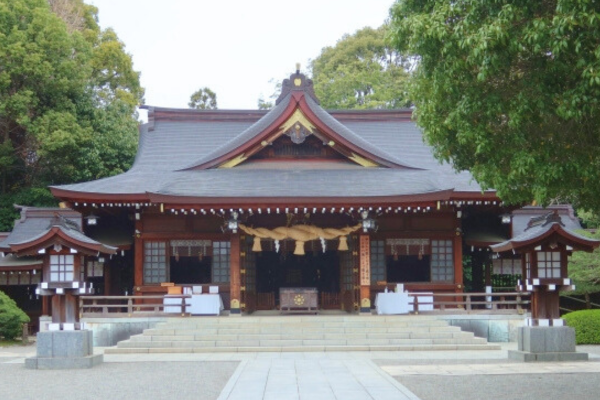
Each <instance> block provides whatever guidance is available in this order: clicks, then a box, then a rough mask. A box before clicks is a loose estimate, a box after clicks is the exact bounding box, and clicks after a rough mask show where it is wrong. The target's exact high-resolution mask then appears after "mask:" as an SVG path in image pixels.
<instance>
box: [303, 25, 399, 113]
mask: <svg viewBox="0 0 600 400" xmlns="http://www.w3.org/2000/svg"><path fill="white" fill-rule="evenodd" d="M386 32H387V27H386V26H385V25H384V26H381V27H380V28H378V29H373V28H364V29H361V30H358V31H357V32H356V33H354V34H353V35H344V36H343V37H342V39H340V40H339V41H338V42H337V43H336V45H335V46H334V47H325V48H323V49H322V50H321V54H319V56H318V57H317V58H315V59H314V60H312V61H311V63H310V70H311V72H312V79H313V83H314V88H315V94H316V95H317V98H318V99H319V100H320V101H321V106H322V107H324V108H328V109H367V108H400V107H407V106H409V105H410V101H409V99H408V95H407V88H406V82H407V78H408V73H407V68H408V66H409V63H408V61H409V60H407V59H406V58H405V57H403V56H402V55H401V54H400V53H399V52H398V51H396V50H395V49H393V48H392V47H391V46H390V45H389V44H388V42H387V41H386Z"/></svg>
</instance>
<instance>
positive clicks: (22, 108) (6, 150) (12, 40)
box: [0, 0, 144, 230]
mask: <svg viewBox="0 0 600 400" xmlns="http://www.w3.org/2000/svg"><path fill="white" fill-rule="evenodd" d="M97 12H98V10H97V9H96V8H95V7H93V6H90V5H87V4H85V3H83V1H82V0H50V1H48V0H0V193H1V195H2V196H0V197H1V200H0V230H10V229H11V227H12V218H11V215H14V214H13V213H14V210H13V209H12V203H13V202H21V203H22V204H27V205H49V204H51V203H53V202H54V201H53V200H52V197H51V196H50V195H49V192H47V190H46V187H47V186H48V185H51V184H61V183H70V182H77V181H83V180H89V179H96V178H101V177H105V176H110V175H114V174H116V173H119V172H122V171H124V170H126V169H128V168H129V167H130V165H131V163H132V162H133V159H134V157H135V150H136V147H137V114H136V111H135V109H136V106H137V105H138V104H140V103H141V102H142V101H143V94H144V91H143V88H142V87H141V86H140V83H139V73H138V72H136V71H134V70H133V64H132V60H131V56H130V55H129V54H127V53H126V52H125V46H124V44H123V43H122V42H121V41H120V40H119V39H118V37H117V35H116V34H115V33H114V31H112V30H110V29H108V30H102V29H101V28H100V27H99V25H98V19H97ZM43 192H45V194H41V193H43ZM5 207H7V208H5Z"/></svg>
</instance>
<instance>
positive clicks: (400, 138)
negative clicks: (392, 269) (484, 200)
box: [57, 98, 481, 197]
mask: <svg viewBox="0 0 600 400" xmlns="http://www.w3.org/2000/svg"><path fill="white" fill-rule="evenodd" d="M307 102H308V104H309V106H310V107H311V109H312V110H313V112H315V114H317V115H318V116H319V118H321V119H322V121H323V122H324V123H326V124H327V125H328V126H329V127H330V128H331V129H333V130H335V131H336V132H338V134H340V135H342V136H344V137H345V138H347V139H348V140H350V141H351V142H353V143H355V144H356V145H358V146H359V147H361V148H363V149H365V150H366V151H368V152H369V153H371V154H374V155H376V156H377V157H381V158H383V159H386V160H390V161H391V162H393V163H395V164H399V165H404V166H407V167H409V168H405V169H402V168H399V169H389V168H362V167H360V168H356V169H351V168H350V167H348V166H340V167H339V168H338V167H336V166H335V165H334V166H328V167H327V168H325V167H321V166H319V164H318V163H315V164H314V165H313V168H314V169H312V170H298V169H293V168H277V169H267V168H264V167H251V166H250V163H249V162H246V163H242V164H240V165H238V166H237V167H235V168H231V169H205V170H195V169H190V168H192V167H193V166H197V165H201V164H203V163H206V162H208V161H210V160H213V159H215V158H217V157H219V156H222V155H224V154H227V153H228V152H230V151H231V150H233V149H235V148H236V147H238V146H239V145H240V144H242V143H244V142H246V141H248V140H250V139H251V138H253V137H254V136H255V135H257V134H258V133H260V132H261V131H262V130H263V129H264V128H265V127H266V126H267V125H269V124H271V123H272V122H273V121H274V120H275V119H276V118H277V117H278V116H279V115H281V113H282V111H283V110H284V108H285V106H286V104H287V101H282V102H281V103H280V105H278V106H276V107H275V108H274V109H272V110H271V111H270V112H268V113H266V114H265V115H264V116H263V117H262V118H260V119H259V120H258V122H253V120H252V119H247V120H235V121H223V120H220V121H215V120H210V118H207V119H206V120H203V119H202V115H203V113H202V110H198V111H197V114H196V115H197V118H194V120H190V119H186V118H180V119H177V118H168V119H160V118H158V117H157V118H156V120H155V121H154V122H153V125H152V128H153V129H148V128H149V125H148V124H146V125H143V126H142V127H141V128H140V144H139V149H138V155H137V157H136V160H135V163H134V165H133V167H132V168H131V169H130V170H129V171H128V172H126V173H123V174H120V175H117V176H114V177H110V178H105V179H99V180H96V181H91V182H83V183H78V184H71V185H62V186H58V187H57V188H58V189H64V190H69V191H75V192H80V193H90V194H100V195H101V194H133V195H140V196H144V195H145V194H146V193H160V194H171V195H180V196H201V197H254V196H257V197H264V196H281V197H287V196H307V197H328V196H331V197H338V196H348V197H360V196H393V195H403V194H418V193H431V192H436V191H443V190H450V189H454V190H455V191H461V192H472V193H474V194H475V193H480V192H481V188H480V186H479V185H478V184H477V183H476V182H474V180H473V178H472V176H471V175H470V174H469V173H468V172H461V173H456V172H455V171H454V170H453V168H452V167H451V166H450V165H448V164H441V163H439V162H438V161H437V160H436V159H435V158H434V157H433V154H432V150H431V148H430V147H429V146H427V145H426V144H425V143H423V138H422V134H421V132H420V130H419V129H418V128H417V127H416V125H415V123H414V122H412V121H410V120H402V119H398V118H396V119H391V118H387V119H386V118H385V116H384V117H383V118H382V120H380V121H377V120H373V118H368V119H364V120H361V119H353V118H344V116H343V115H342V116H340V117H339V120H336V119H334V118H333V117H332V116H331V115H329V114H328V113H327V112H325V111H324V110H322V109H321V108H320V107H319V106H318V105H317V104H316V103H315V102H314V101H313V100H312V99H310V98H307ZM161 110H162V111H163V112H167V111H165V110H166V109H161ZM173 111H174V112H176V111H177V110H173ZM186 111H189V110H186ZM371 113H372V111H371ZM411 168H414V169H411Z"/></svg>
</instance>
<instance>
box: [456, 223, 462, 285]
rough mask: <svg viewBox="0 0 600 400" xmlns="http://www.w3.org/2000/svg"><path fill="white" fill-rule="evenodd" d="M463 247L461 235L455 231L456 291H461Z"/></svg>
mask: <svg viewBox="0 0 600 400" xmlns="http://www.w3.org/2000/svg"><path fill="white" fill-rule="evenodd" d="M462 250H463V248H462V235H461V234H460V231H456V235H455V236H454V287H455V292H456V293H462V292H463V265H462V261H463V251H462Z"/></svg>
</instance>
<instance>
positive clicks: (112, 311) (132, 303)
mask: <svg viewBox="0 0 600 400" xmlns="http://www.w3.org/2000/svg"><path fill="white" fill-rule="evenodd" d="M164 298H165V297H164V296H160V295H158V296H80V297H79V314H80V317H100V318H101V317H117V318H118V317H133V316H140V317H141V316H144V317H146V316H175V317H176V316H181V315H182V314H183V315H185V314H186V301H185V299H187V298H191V295H185V294H183V295H179V296H177V295H169V299H170V301H171V303H170V304H164ZM177 299H180V300H181V302H178V301H177ZM165 307H171V308H177V307H181V312H165Z"/></svg>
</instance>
